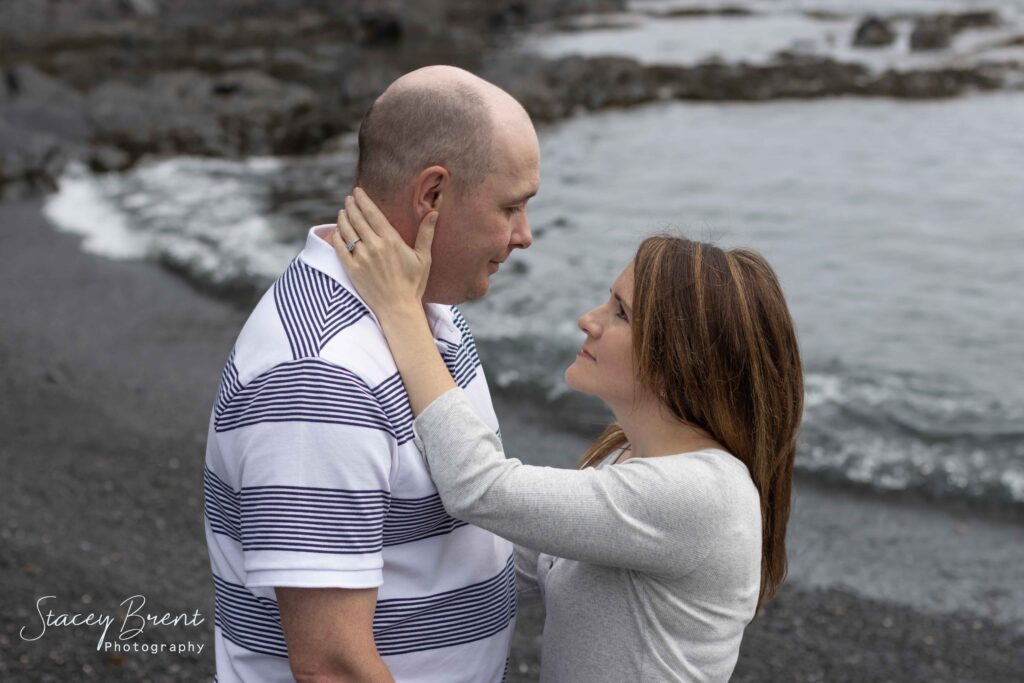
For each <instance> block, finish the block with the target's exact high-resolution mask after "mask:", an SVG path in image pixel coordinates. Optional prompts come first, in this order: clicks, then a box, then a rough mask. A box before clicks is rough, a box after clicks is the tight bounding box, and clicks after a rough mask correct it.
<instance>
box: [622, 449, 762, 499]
mask: <svg viewBox="0 0 1024 683" xmlns="http://www.w3.org/2000/svg"><path fill="white" fill-rule="evenodd" d="M630 463H635V464H636V465H640V466H642V467H647V468H650V469H651V471H652V474H655V473H656V476H659V477H663V478H664V480H665V481H666V483H669V485H670V488H676V487H681V488H683V489H685V490H686V491H688V492H689V493H690V494H691V495H694V496H702V497H706V498H707V499H708V501H709V503H712V504H713V503H717V502H721V503H728V504H729V506H730V507H732V506H733V505H735V504H736V503H737V502H748V503H750V504H752V505H754V506H757V507H759V505H760V496H759V494H758V493H757V488H756V487H755V486H754V482H753V480H752V479H751V478H750V471H749V470H748V469H747V466H746V465H745V464H743V461H741V460H740V459H739V458H737V457H736V456H735V455H733V454H732V453H729V452H728V451H725V450H723V449H720V448H705V449H701V450H699V451H691V452H688V453H677V454H674V455H663V456H660V457H656V458H642V459H633V460H628V461H627V462H625V463H623V466H628V465H629V464H630ZM677 490H679V489H678V488H677Z"/></svg>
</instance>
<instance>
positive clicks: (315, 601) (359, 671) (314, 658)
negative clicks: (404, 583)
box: [274, 587, 395, 683]
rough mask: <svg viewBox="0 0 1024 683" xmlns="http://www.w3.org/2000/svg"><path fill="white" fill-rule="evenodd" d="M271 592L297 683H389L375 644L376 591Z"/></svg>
mask: <svg viewBox="0 0 1024 683" xmlns="http://www.w3.org/2000/svg"><path fill="white" fill-rule="evenodd" d="M274 590H275V591H276V593H277V605H278V608H279V610H280V612H281V625H282V626H283V627H284V637H285V642H287V644H288V663H289V665H290V666H291V669H292V675H294V676H295V680H296V681H298V683H393V681H394V680H395V679H394V678H393V677H392V676H391V672H390V671H388V668H387V666H385V664H384V661H383V660H382V659H381V658H380V655H378V654H377V646H376V644H375V643H374V642H373V612H374V609H375V608H376V605H377V589H376V588H361V589H345V588H281V587H278V588H275V589H274Z"/></svg>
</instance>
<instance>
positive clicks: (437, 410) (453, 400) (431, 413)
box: [412, 387, 472, 453]
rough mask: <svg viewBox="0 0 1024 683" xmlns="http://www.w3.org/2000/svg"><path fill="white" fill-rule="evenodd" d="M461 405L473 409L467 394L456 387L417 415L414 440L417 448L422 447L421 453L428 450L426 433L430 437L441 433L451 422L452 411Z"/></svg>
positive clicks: (414, 425)
mask: <svg viewBox="0 0 1024 683" xmlns="http://www.w3.org/2000/svg"><path fill="white" fill-rule="evenodd" d="M460 405H466V406H468V407H469V408H470V410H472V406H470V405H469V399H468V398H466V394H465V393H464V392H463V391H462V389H459V388H457V387H454V388H452V389H449V390H448V391H446V392H444V393H443V394H441V395H440V396H438V397H437V398H435V399H434V400H433V401H431V402H430V405H428V406H427V407H426V408H424V409H423V412H421V413H420V414H419V415H418V416H417V417H416V419H415V420H414V421H413V423H412V433H413V442H414V443H415V444H416V448H418V449H420V453H425V452H426V448H425V447H424V445H423V437H424V435H425V436H426V437H427V438H428V439H429V437H430V436H431V435H434V434H441V433H442V430H443V429H444V428H445V427H446V426H448V425H449V424H450V417H451V414H452V412H453V411H456V410H458V409H459V406H460Z"/></svg>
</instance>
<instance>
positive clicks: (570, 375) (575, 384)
mask: <svg viewBox="0 0 1024 683" xmlns="http://www.w3.org/2000/svg"><path fill="white" fill-rule="evenodd" d="M578 363H579V360H575V361H573V363H572V364H571V365H570V366H569V367H567V368H566V369H565V373H564V375H563V377H564V379H565V384H566V386H568V387H569V388H570V389H572V390H573V391H579V392H580V393H584V394H589V393H590V392H589V391H587V390H586V388H585V386H584V385H582V384H581V383H580V382H579V377H577V374H578V373H579V368H578V367H576V365H577V364H578Z"/></svg>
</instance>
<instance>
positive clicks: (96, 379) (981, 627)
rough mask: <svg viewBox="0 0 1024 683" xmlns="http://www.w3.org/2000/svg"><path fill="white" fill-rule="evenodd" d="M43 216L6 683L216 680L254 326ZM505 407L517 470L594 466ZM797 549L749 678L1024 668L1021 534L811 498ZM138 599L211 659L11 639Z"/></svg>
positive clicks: (8, 346) (22, 235)
mask: <svg viewBox="0 0 1024 683" xmlns="http://www.w3.org/2000/svg"><path fill="white" fill-rule="evenodd" d="M40 206H41V202H40V200H38V199H37V200H31V201H20V202H7V203H0V225H2V226H3V230H2V231H0V249H2V250H3V251H4V253H6V254H9V255H15V256H16V257H15V258H9V259H8V263H6V264H5V268H4V270H3V271H2V275H0V277H2V279H3V281H2V287H0V314H2V319H3V320H4V325H3V333H2V334H0V366H2V367H3V369H4V372H3V375H2V376H3V382H4V388H5V389H6V395H7V396H8V397H9V398H8V400H6V401H4V402H3V403H2V404H0V429H2V430H3V434H4V435H5V439H4V443H3V446H2V447H0V465H2V468H3V472H4V476H3V478H2V483H0V519H2V520H3V521H2V522H0V534H2V538H3V541H4V546H5V548H6V552H5V553H4V554H3V556H2V558H0V576H2V578H3V582H4V585H5V586H7V587H8V590H7V591H5V592H4V595H3V597H2V598H0V609H2V614H3V624H2V626H0V651H2V652H3V654H4V656H3V657H0V678H3V679H4V680H12V681H22V680H25V681H28V680H32V681H48V680H55V681H56V680H67V679H68V678H69V677H73V678H74V679H76V680H77V679H83V680H84V679H90V678H92V679H97V680H105V681H122V680H123V681H137V680H142V679H143V678H146V679H149V680H155V681H179V680H180V681H194V680H197V679H200V678H207V677H210V676H211V675H212V671H213V658H212V654H211V650H212V621H213V611H212V594H213V591H212V581H211V580H210V578H209V567H208V559H207V554H206V547H205V539H204V537H203V529H202V497H201V493H200V488H199V482H200V481H201V477H200V474H201V468H202V458H203V449H204V444H205V440H206V427H207V418H208V415H209V410H210V407H211V405H212V401H213V396H214V393H215V391H216V386H217V383H218V381H219V376H220V371H221V367H222V364H223V362H224V359H225V358H226V357H227V354H228V352H229V351H230V347H231V344H232V343H233V341H234V339H235V336H236V335H237V332H238V330H239V329H240V327H241V324H242V323H243V322H244V320H245V318H246V316H247V311H240V310H238V309H237V308H236V307H232V306H230V305H229V304H226V303H223V302H221V301H217V300H215V299H212V298H211V297H209V296H206V295H203V294H201V293H199V292H198V291H196V290H195V289H194V288H193V287H191V286H189V285H188V284H186V283H185V282H183V281H182V280H180V279H179V278H177V277H175V276H174V275H172V274H171V273H169V272H167V271H166V270H164V269H162V268H160V267H157V266H154V265H153V264H149V263H143V262H122V261H110V260H106V259H103V258H101V257H96V256H92V255H89V254H86V253H84V252H82V251H81V250H80V248H79V238H78V237H75V236H71V235H67V234H61V233H58V232H57V231H56V230H55V229H54V228H53V227H52V226H50V225H49V223H48V222H47V221H46V220H45V219H44V218H43V217H42V214H41V210H40ZM495 407H496V410H497V412H498V415H499V418H500V419H501V421H502V433H503V435H504V437H505V442H506V445H507V446H508V448H509V452H510V454H511V455H512V456H515V457H520V458H523V459H524V460H526V461H530V460H534V459H535V458H534V457H533V455H536V452H538V451H540V450H545V449H546V450H549V451H550V450H552V449H556V450H557V449H562V451H561V452H573V453H574V452H579V451H578V450H576V451H573V450H572V449H578V448H579V444H580V441H581V439H580V437H574V436H571V435H566V434H562V433H559V432H555V431H553V430H552V429H551V428H550V427H548V426H546V425H544V424H541V423H540V422H539V421H537V420H536V419H534V418H533V417H532V416H531V412H530V410H528V409H526V408H525V407H524V406H522V405H515V404H511V403H509V402H508V401H504V400H502V399H500V397H498V398H496V400H495ZM584 443H585V441H584ZM531 451H534V454H533V455H530V456H529V457H526V454H527V453H530V452H531ZM957 525H964V527H965V530H964V531H959V530H958V529H957ZM790 530H791V546H790V548H791V550H790V558H791V564H792V571H791V580H790V582H789V583H787V584H786V586H785V587H784V588H783V590H782V591H781V593H780V595H779V597H778V598H777V599H776V600H775V601H773V602H771V603H769V604H768V606H767V607H766V609H765V612H764V614H763V615H762V616H761V617H759V618H758V619H757V620H755V622H754V623H753V624H752V625H751V626H750V628H749V629H748V631H747V634H746V637H745V639H744V644H743V648H742V650H741V652H740V660H739V664H738V666H737V669H736V673H735V676H734V680H737V681H748V680H750V681H753V680H779V679H780V678H785V680H792V681H817V680H829V681H877V680H889V679H891V680H901V681H918V680H920V681H939V680H950V681H953V680H978V681H981V680H1010V679H1011V678H1012V677H1013V676H1014V675H1015V674H1016V673H1017V672H1019V671H1020V670H1021V669H1024V635H1022V631H1024V626H1022V623H1024V622H1022V621H1020V620H1019V619H1020V615H1019V614H1018V612H1024V595H1022V592H1021V591H1022V590H1024V580H1022V578H1024V575H1022V572H1024V563H1021V562H1020V561H1019V560H1020V559H1024V557H1022V556H1024V544H1021V543H1020V539H1021V536H1022V533H1021V527H1020V525H1019V524H1013V523H1011V522H1008V521H1001V520H993V519H989V518H987V517H985V516H984V515H979V514H974V513H973V512H971V511H960V510H953V511H950V510H946V509H940V508H938V507H937V506H936V505H931V504H925V503H918V502H907V501H902V500H875V499H873V498H872V497H871V496H870V495H862V494H860V493H857V492H849V491H835V490H833V489H831V488H828V487H817V486H814V485H811V484H809V483H806V482H798V486H797V495H796V501H795V505H794V516H793V521H792V525H791V527H790ZM879 557H881V558H884V559H885V562H876V561H874V559H875V558H879ZM837 577H840V579H837ZM848 584H849V585H848ZM872 587H874V589H875V593H874V594H871V592H870V590H869V589H871V588H872ZM1007 591H1008V592H1007ZM865 592H867V593H868V594H867V596H866V597H865ZM133 594H143V595H145V596H146V598H147V600H148V601H149V604H151V605H152V606H153V609H154V611H160V612H161V613H162V612H164V611H167V612H171V613H178V612H192V611H193V610H197V609H198V610H199V611H200V612H201V613H202V614H203V615H204V616H206V621H205V624H202V625H200V626H198V627H196V628H195V629H163V630H154V631H153V632H152V640H150V634H148V633H147V635H146V640H147V641H148V642H167V643H174V642H181V641H184V640H189V641H194V642H196V643H203V644H204V645H205V647H204V648H203V650H202V653H201V654H198V653H195V652H192V653H185V654H182V655H174V656H171V655H169V654H167V655H165V654H160V655H143V654H140V655H134V654H129V655H110V654H104V653H102V652H97V651H96V640H95V635H96V634H95V633H93V632H87V631H86V630H83V629H78V630H75V629H53V631H54V632H52V633H48V634H47V635H46V637H45V640H44V641H42V642H34V643H31V642H25V641H23V640H22V639H21V638H19V636H18V632H19V630H20V629H21V628H22V627H25V626H30V625H32V624H34V623H35V621H34V619H35V612H34V606H35V601H36V600H37V599H38V598H39V597H40V596H43V595H56V596H58V600H57V601H56V602H57V603H58V605H56V606H55V609H56V608H57V607H58V606H59V608H60V610H61V611H69V612H89V611H90V610H92V611H101V610H110V611H113V610H116V607H117V605H118V603H120V602H121V601H122V600H124V599H125V598H127V597H129V596H131V595H133ZM922 604H933V605H937V606H938V609H924V608H922V606H921V605H922ZM968 610H970V611H968ZM540 624H541V621H540V614H539V612H538V611H537V610H536V609H535V608H530V607H524V608H523V609H522V610H521V612H520V625H519V629H518V632H517V639H516V648H515V650H514V653H513V665H512V674H513V675H512V676H511V678H510V680H511V681H523V682H525V681H532V680H536V678H535V673H536V662H538V661H539V649H538V645H539V628H540ZM524 666H525V671H524V670H523V669H522V667H524Z"/></svg>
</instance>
